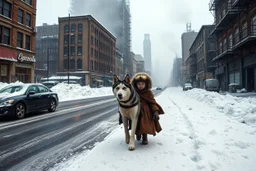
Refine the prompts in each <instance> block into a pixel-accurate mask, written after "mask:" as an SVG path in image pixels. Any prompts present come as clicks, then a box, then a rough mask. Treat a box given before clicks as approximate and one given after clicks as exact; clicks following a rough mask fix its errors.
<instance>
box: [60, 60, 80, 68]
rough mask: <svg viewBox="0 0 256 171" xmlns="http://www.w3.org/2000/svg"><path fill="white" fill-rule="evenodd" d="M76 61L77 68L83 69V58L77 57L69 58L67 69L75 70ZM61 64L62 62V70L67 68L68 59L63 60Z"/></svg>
mask: <svg viewBox="0 0 256 171" xmlns="http://www.w3.org/2000/svg"><path fill="white" fill-rule="evenodd" d="M76 62H77V70H82V69H83V60H82V59H78V60H77V61H75V60H74V59H71V60H70V66H69V69H70V70H75V66H76ZM63 64H64V65H63V66H64V70H66V69H68V60H67V59H65V60H64V63H63Z"/></svg>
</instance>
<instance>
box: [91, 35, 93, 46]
mask: <svg viewBox="0 0 256 171" xmlns="http://www.w3.org/2000/svg"><path fill="white" fill-rule="evenodd" d="M91 44H92V45H93V36H91Z"/></svg>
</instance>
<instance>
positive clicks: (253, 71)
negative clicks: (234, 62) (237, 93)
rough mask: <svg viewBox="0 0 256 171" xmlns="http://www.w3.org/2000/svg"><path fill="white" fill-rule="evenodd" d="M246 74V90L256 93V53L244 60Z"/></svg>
mask: <svg viewBox="0 0 256 171" xmlns="http://www.w3.org/2000/svg"><path fill="white" fill-rule="evenodd" d="M243 64H244V69H243V70H244V72H245V88H246V90H247V91H256V53H255V54H253V55H249V56H246V57H244V58H243Z"/></svg>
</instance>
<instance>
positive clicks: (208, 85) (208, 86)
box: [204, 78, 219, 92]
mask: <svg viewBox="0 0 256 171" xmlns="http://www.w3.org/2000/svg"><path fill="white" fill-rule="evenodd" d="M204 89H205V90H207V91H216V92H219V80H217V79H215V78H211V79H206V80H205V81H204Z"/></svg>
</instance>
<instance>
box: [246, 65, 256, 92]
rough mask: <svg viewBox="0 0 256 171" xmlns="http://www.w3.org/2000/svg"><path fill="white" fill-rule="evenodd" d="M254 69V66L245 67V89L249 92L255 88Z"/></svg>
mask: <svg viewBox="0 0 256 171" xmlns="http://www.w3.org/2000/svg"><path fill="white" fill-rule="evenodd" d="M254 71H255V69H254V68H248V69H247V73H246V75H247V77H246V80H247V81H246V82H247V91H249V92H251V91H254V90H255V80H254V78H255V72H254Z"/></svg>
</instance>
